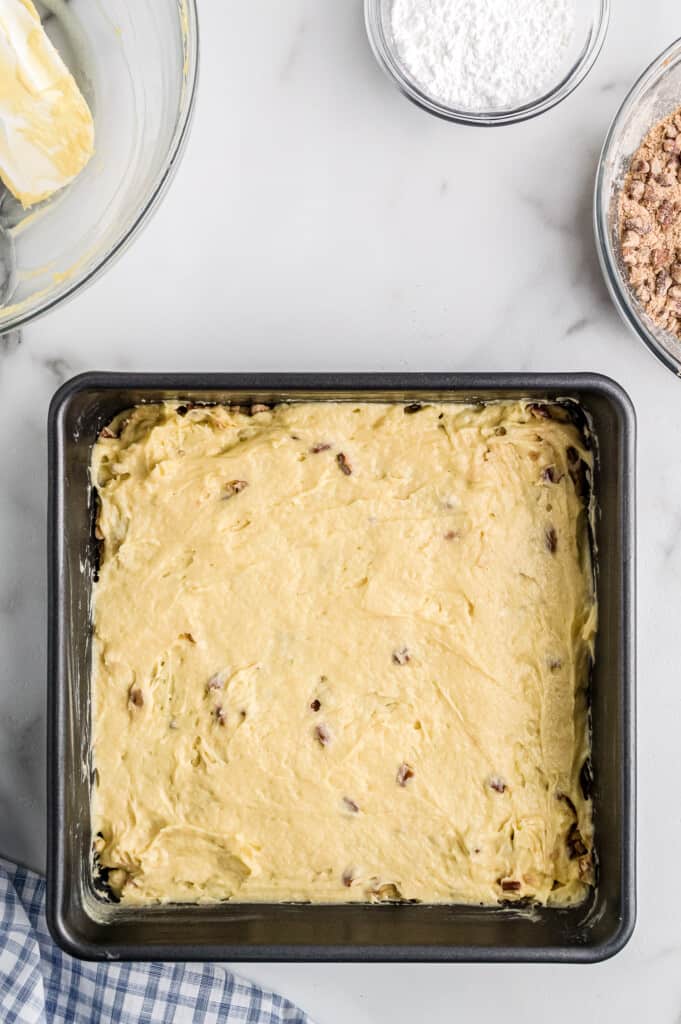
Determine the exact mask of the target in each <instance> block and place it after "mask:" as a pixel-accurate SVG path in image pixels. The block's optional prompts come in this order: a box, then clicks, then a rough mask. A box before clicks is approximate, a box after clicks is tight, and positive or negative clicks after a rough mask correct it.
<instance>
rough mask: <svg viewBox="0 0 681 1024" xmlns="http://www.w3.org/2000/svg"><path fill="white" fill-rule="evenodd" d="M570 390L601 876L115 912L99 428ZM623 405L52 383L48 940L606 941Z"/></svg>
mask: <svg viewBox="0 0 681 1024" xmlns="http://www.w3.org/2000/svg"><path fill="white" fill-rule="evenodd" d="M503 398H508V399H518V398H528V399H530V400H535V401H540V400H542V399H543V400H547V399H548V400H560V399H566V400H567V399H569V400H572V401H573V402H575V403H577V404H576V406H573V408H574V409H576V410H577V413H576V414H577V416H582V417H583V422H584V424H585V425H588V428H589V429H590V430H591V432H592V435H593V438H594V441H595V448H596V453H597V465H596V472H595V479H594V491H595V495H596V501H597V507H598V512H597V516H596V528H595V534H596V536H595V553H596V564H597V577H598V596H599V603H600V627H599V634H598V640H597V652H596V661H595V666H594V670H593V676H592V687H591V690H592V693H591V716H592V728H593V775H594V786H593V805H594V821H595V830H596V838H595V844H596V853H597V858H598V867H599V878H598V884H597V886H596V888H595V889H594V891H593V893H592V896H591V897H590V898H589V900H587V902H586V903H584V904H582V905H580V906H578V907H572V908H569V909H554V908H551V909H547V908H539V909H538V908H523V907H498V908H497V907H494V908H489V907H477V906H458V905H457V906H443V905H432V906H427V905H414V904H402V905H399V904H398V905H383V906H381V905H362V904H349V905H311V904H306V905H301V904H240V903H229V902H224V903H220V904H218V905H209V906H206V905H169V906H152V907H144V908H126V907H124V906H122V905H117V904H114V903H112V902H111V901H110V900H108V899H107V898H106V895H105V894H102V892H100V891H98V890H97V888H96V885H95V882H94V881H93V877H92V859H91V835H90V789H91V784H92V773H93V766H92V763H91V754H90V657H91V591H92V584H93V578H94V576H95V574H96V568H97V556H98V547H97V542H96V540H95V537H94V513H95V508H94V500H93V495H92V493H91V489H90V484H89V476H88V471H89V461H90V455H91V451H92V446H93V444H94V442H95V441H96V439H97V437H98V434H99V432H100V430H101V429H102V427H103V426H104V425H105V424H106V423H108V422H109V421H110V420H111V419H112V418H113V417H114V416H115V415H116V414H117V413H119V412H121V411H122V410H124V409H126V408H129V407H131V406H133V405H136V404H139V403H144V402H155V401H162V400H166V399H176V400H180V401H182V402H187V403H191V402H196V403H210V402H232V403H236V404H247V403H251V402H264V403H276V402H280V401H300V400H308V401H309V400H313V401H324V400H333V399H336V400H348V401H359V400H362V401H395V402H417V401H426V400H429V401H437V400H440V401H465V402H484V401H490V400H497V399H503ZM635 434H636V423H635V415H634V411H633V408H632V405H631V402H630V400H629V399H628V397H627V395H626V394H625V392H624V391H623V390H622V389H621V388H620V387H619V386H618V385H617V384H615V383H614V382H613V381H611V380H609V379H608V378H606V377H600V376H596V375H591V374H550V375H548V374H547V375H542V374H536V375H535V374H533V375H517V374H505V373H499V374H486V375H476V374H447V373H434V374H392V373H390V374H253V375H249V374H176V375H163V374H114V373H89V374H85V375H82V376H80V377H76V378H75V379H74V380H71V381H69V382H68V383H67V384H65V385H64V386H63V387H62V388H61V389H60V390H59V391H58V392H57V394H56V395H55V396H54V399H53V401H52V404H51V407H50V412H49V507H48V559H49V605H48V607H49V623H48V828H47V835H48V850H47V865H48V887H47V919H48V923H49V926H50V930H51V932H52V935H53V936H54V938H55V940H56V941H57V942H58V943H59V945H60V946H61V947H62V948H63V949H65V950H66V951H67V952H69V953H71V954H72V955H74V956H76V957H80V958H83V959H102V960H104V959H106V960H110V959H119V960H151V959H154V960H232V961H234V960H331V961H342V960H346V961H442V962H446V961H504V962H512V961H527V962H540V961H551V962H575V963H590V962H595V961H598V960H603V959H606V958H607V957H609V956H612V955H613V954H615V953H617V952H618V951H619V950H620V949H621V948H622V947H623V946H624V945H625V943H626V942H627V940H628V939H629V937H630V935H631V932H632V930H633V927H634V920H635V901H636V890H635V853H636V850H635V596H634V586H635V444H636V441H635Z"/></svg>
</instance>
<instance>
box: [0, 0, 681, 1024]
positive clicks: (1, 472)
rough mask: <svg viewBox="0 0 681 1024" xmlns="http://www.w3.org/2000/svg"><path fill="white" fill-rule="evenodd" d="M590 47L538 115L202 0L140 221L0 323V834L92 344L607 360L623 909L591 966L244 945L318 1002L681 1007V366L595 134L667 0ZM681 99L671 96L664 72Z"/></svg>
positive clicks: (302, 20) (29, 802)
mask: <svg viewBox="0 0 681 1024" xmlns="http://www.w3.org/2000/svg"><path fill="white" fill-rule="evenodd" d="M614 6H615V10H614V12H613V19H612V25H611V30H610V35H609V38H608V41H607V43H606V46H605V50H604V52H603V54H602V56H601V58H600V60H599V62H598V64H597V66H596V69H595V71H594V72H593V73H592V75H591V77H590V78H589V79H588V80H587V82H586V83H585V84H584V85H583V86H582V87H581V88H580V89H579V91H578V92H577V93H576V94H575V95H573V96H572V97H571V98H570V99H569V100H568V101H567V102H566V103H564V104H563V105H562V106H561V107H560V108H558V109H557V110H554V111H552V112H550V113H549V114H548V115H546V116H544V117H543V118H540V119H538V120H536V121H533V122H530V123H528V124H524V125H519V126H517V127H513V128H509V129H499V130H493V131H475V130H473V129H466V128H458V127H454V126H452V125H448V124H445V123H442V122H439V121H437V120H435V119H432V118H430V117H428V116H427V115H426V114H424V113H422V112H420V111H419V110H417V109H416V108H415V107H412V106H411V105H410V104H409V103H407V102H406V101H405V100H404V99H403V98H402V97H401V96H400V95H399V93H398V92H397V91H396V90H395V89H394V88H393V87H392V86H391V85H390V84H389V83H388V81H387V80H385V79H384V78H383V76H382V75H381V73H380V72H379V70H378V68H377V67H376V65H375V64H374V61H373V58H372V56H371V54H370V52H369V50H368V47H367V44H366V40H365V37H364V33H363V23H362V14H361V4H360V0H289V2H288V3H285V4H277V3H274V2H273V0H249V2H248V3H246V4H226V3H218V2H215V0H204V2H203V3H202V4H201V16H202V28H203V68H202V81H201V88H200V96H199V106H198V111H197V117H196V121H195V127H194V131H193V134H192V138H191V141H190V147H189V150H188V153H187V156H186V158H185V161H184V163H183V166H182V168H181V170H180V173H179V175H178V178H177V180H176V182H175V184H174V186H173V188H172V190H171V192H170V194H169V195H168V197H167V199H166V201H165V203H164V205H163V206H162V208H161V210H160V211H159V213H158V214H157V215H156V217H155V219H154V220H153V222H152V224H151V225H150V227H149V228H148V229H147V230H146V232H145V233H144V234H143V236H142V237H141V238H140V239H139V240H138V241H137V242H136V243H135V245H134V246H133V248H132V249H131V250H130V252H128V253H127V255H126V256H125V257H124V259H123V260H122V261H121V262H120V263H119V264H118V265H117V266H116V267H115V268H114V269H113V270H111V271H110V272H109V273H108V274H107V275H106V276H105V277H104V278H102V279H101V280H100V281H99V282H98V283H97V284H96V285H94V286H93V287H92V288H91V289H90V290H89V291H87V292H86V293H84V294H83V295H81V296H80V297H79V298H77V299H76V300H75V301H74V302H72V303H71V304H70V305H68V306H66V307H64V308H63V309H62V310H60V311H58V312H56V313H54V314H52V315H50V316H49V317H48V318H46V319H44V320H42V321H40V322H39V323H37V324H35V325H34V326H32V327H30V328H28V329H27V330H26V331H25V332H24V336H23V340H22V342H21V344H17V343H16V341H13V340H11V339H10V340H8V341H5V342H3V343H2V348H1V349H0V437H1V438H2V444H1V445H0V480H1V481H2V486H1V487H0V564H1V566H2V569H1V572H0V852H1V853H3V854H5V855H8V856H11V857H14V858H17V859H21V860H24V861H26V862H28V863H29V864H32V865H34V866H36V867H41V865H42V864H43V858H44V842H45V825H44V817H45V796H44V761H45V758H44V732H45V727H44V721H45V715H44V705H45V617H46V601H45V550H44V549H45V543H44V537H45V464H46V455H45V417H46V412H47V405H48V401H49V398H50V396H51V394H52V392H53V391H54V390H55V388H56V387H57V385H58V384H59V383H60V382H61V381H62V380H64V379H65V378H67V377H68V376H70V375H71V374H73V373H76V372H77V371H80V370H84V369H94V368H101V369H119V370H131V369H146V370H159V369H173V370H189V369H192V370H196V369H205V370H238V369H242V370H255V369H259V370H265V369H310V370H321V369H335V370H339V369H365V370H372V369H398V370H399V369H410V370H424V369H433V370H434V369H449V370H511V369H515V370H519V369H532V370H549V369H555V370H576V369H588V370H598V371H602V372H604V373H608V374H610V375H612V376H614V377H615V378H616V379H618V380H619V381H620V382H621V383H622V384H623V385H624V386H625V387H626V388H627V389H628V390H629V392H630V394H631V396H632V398H633V400H634V402H635V404H636V408H637V411H638V416H639V428H640V472H639V485H640V528H639V558H640V562H639V565H640V574H639V595H640V603H639V608H640V611H639V631H638V635H639V644H640V654H639V662H640V679H639V704H640V710H639V824H640V839H639V853H640V862H639V890H640V905H639V923H638V927H637V930H636V933H635V936H634V938H633V940H632V942H631V943H630V945H629V946H628V948H627V949H626V950H625V951H624V952H623V953H622V954H621V955H620V956H618V957H617V958H616V959H615V960H613V961H612V962H610V963H607V964H604V965H602V966H597V967H591V968H580V967H574V968H553V967H537V968H532V967H465V966H461V967H427V966H425V967H418V966H411V967H404V966H394V967H391V966H343V967H341V966H302V965H301V966H276V965H263V966H259V967H246V968H244V969H243V973H245V974H247V975H249V976H251V977H254V978H258V979H260V980H262V981H264V982H266V983H269V984H271V985H273V986H275V987H277V988H278V989H280V990H282V991H283V992H285V993H286V994H287V995H288V996H290V997H291V998H293V999H295V1000H297V1001H299V1002H300V1003H301V1004H303V1005H304V1006H305V1007H306V1008H307V1009H309V1010H310V1011H311V1012H312V1014H313V1015H314V1016H315V1018H316V1020H317V1021H318V1022H319V1024H345V1022H348V1021H353V1022H354V1024H365V1022H369V1021H372V1022H373V1021H390V1022H391V1024H412V1022H413V1021H414V1020H416V1019H423V1020H427V1021H428V1022H429V1024H444V1022H445V1021H447V1022H448V1021H450V1020H457V1019H459V1020H464V1019H473V1020H475V1021H478V1022H487V1021H489V1022H492V1021H497V1020H499V1019H503V1020H505V1021H508V1022H511V1024H513V1022H515V1021H518V1022H520V1021H527V1020H529V1021H544V1020H550V1021H551V1022H552V1024H573V1022H574V1021H575V1020H579V1021H580V1022H582V1024H590V1022H595V1021H600V1019H601V1018H602V1017H603V1016H604V1015H607V1016H608V1017H609V1018H610V1019H613V1020H618V1021H632V1022H634V1021H636V1022H638V1021H639V1020H641V1019H649V1020H651V1021H655V1022H656V1024H678V1022H679V1021H681V971H680V970H679V960H680V959H681V885H680V884H679V877H680V875H681V868H680V866H679V862H680V855H681V786H680V785H679V778H680V777H681V745H680V743H679V721H680V717H679V716H680V713H681V688H680V686H679V668H678V664H679V659H678V653H677V646H676V639H677V634H678V617H679V608H680V607H681V577H680V573H681V461H680V460H679V447H680V445H681V383H680V382H679V381H678V380H676V379H675V378H674V377H673V376H672V374H670V373H669V372H668V371H666V370H664V369H663V368H662V367H661V366H660V365H658V364H657V363H656V362H655V361H654V360H653V359H652V357H651V356H649V355H648V353H647V352H646V351H645V349H644V348H643V346H642V345H641V344H640V343H639V342H638V341H637V340H636V339H635V338H634V337H631V336H630V335H629V334H628V333H627V332H626V331H625V329H624V328H623V326H622V325H621V324H620V322H619V320H618V318H617V316H616V313H615V312H614V310H613V308H612V307H611V305H610V302H609V300H608V297H607V295H606V293H605V290H604V287H603V285H602V283H601V279H600V274H599V270H598V267H597V263H596V258H595V254H594V246H593V242H592V234H591V221H590V218H591V194H592V182H593V177H594V171H595V165H596V159H597V155H598V151H599V148H600V146H601V142H602V140H603V137H604V134H605V131H606V128H607V126H608V123H609V121H610V119H611V117H612V115H613V114H614V112H615V109H616V107H617V106H618V104H619V102H620V100H621V99H622V98H623V96H624V94H625V92H626V90H627V89H628V88H629V85H630V84H631V82H632V81H633V79H634V78H635V76H637V75H638V73H639V72H640V71H641V70H642V68H643V67H644V65H646V64H647V63H648V62H649V60H651V59H652V58H653V57H654V56H655V55H656V54H657V53H658V52H659V51H660V50H661V49H662V48H663V47H664V46H666V45H667V43H669V42H670V41H671V40H672V38H673V37H674V36H675V35H676V34H678V31H679V19H678V3H677V2H675V0H646V3H645V4H639V3H636V2H634V0H615V4H614ZM680 100H681V98H680Z"/></svg>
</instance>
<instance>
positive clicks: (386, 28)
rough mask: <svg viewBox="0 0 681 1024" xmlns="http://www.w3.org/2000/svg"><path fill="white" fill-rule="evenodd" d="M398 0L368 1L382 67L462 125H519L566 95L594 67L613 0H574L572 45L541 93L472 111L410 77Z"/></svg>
mask: <svg viewBox="0 0 681 1024" xmlns="http://www.w3.org/2000/svg"><path fill="white" fill-rule="evenodd" d="M392 7H393V0H364V17H365V22H366V29H367V34H368V36H369V42H370V43H371V48H372V50H373V51H374V55H375V57H376V60H377V61H378V63H379V65H380V66H381V68H382V69H383V70H384V71H385V72H386V74H387V75H389V77H390V78H392V79H393V81H394V82H396V84H397V85H398V86H399V88H400V90H401V91H402V93H403V94H404V95H405V96H406V97H407V98H408V99H410V100H413V102H414V103H416V104H417V106H419V107H422V108H423V109H424V110H427V111H428V112H429V113H431V114H436V115H437V116H438V117H443V118H445V119H446V120H448V121H456V122H457V123H458V124H471V125H483V126H487V127H491V126H493V125H502V124H515V123H516V122H518V121H526V120H528V119H529V118H531V117H536V115H537V114H543V113H544V112H545V111H546V110H550V109H551V107H555V106H556V104H558V103H560V102H561V101H562V100H564V99H565V98H566V97H567V96H569V95H570V93H571V92H572V91H573V89H576V88H577V86H578V85H579V83H580V82H582V81H583V79H584V78H586V76H587V74H588V73H589V71H590V70H591V68H592V67H593V65H594V63H595V61H596V58H597V57H598V54H599V53H600V52H601V48H602V46H603V43H604V41H605V37H606V34H607V31H608V23H609V20H610V0H575V12H576V24H575V31H574V34H573V39H572V44H571V46H570V48H569V49H568V52H567V54H566V56H565V60H564V61H563V66H562V68H561V69H560V72H559V74H558V76H557V81H556V82H555V84H553V85H552V86H551V88H550V89H548V90H547V91H546V92H544V93H543V94H542V95H541V96H533V97H529V98H528V100H527V102H526V103H523V104H522V105H521V106H518V107H500V108H498V109H494V110H467V109H466V108H464V107H454V106H447V105H445V104H442V103H440V102H439V101H438V100H437V99H436V98H435V97H433V96H429V95H428V93H427V92H425V91H424V90H423V89H422V88H421V86H420V85H419V84H418V82H416V81H414V79H413V78H411V77H410V75H409V72H408V71H407V70H406V68H405V67H404V66H403V64H402V62H401V60H400V57H399V55H398V53H397V49H396V46H395V41H394V39H393V32H392V28H391V12H392Z"/></svg>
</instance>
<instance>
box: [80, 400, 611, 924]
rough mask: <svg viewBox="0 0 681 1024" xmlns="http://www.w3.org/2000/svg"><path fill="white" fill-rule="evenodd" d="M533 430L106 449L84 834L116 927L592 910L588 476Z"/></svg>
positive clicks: (504, 409)
mask: <svg viewBox="0 0 681 1024" xmlns="http://www.w3.org/2000/svg"><path fill="white" fill-rule="evenodd" d="M546 414H547V408H546V407H541V406H539V407H538V406H534V407H533V406H529V405H528V404H527V403H517V404H511V403H500V404H494V405H487V406H484V407H481V406H466V405H456V404H446V405H444V404H443V405H427V406H425V407H423V408H418V407H405V406H403V405H386V404H355V403H352V402H349V403H310V404H303V405H288V406H285V405H282V406H278V407H276V408H275V409H274V410H269V409H265V408H263V407H262V406H256V407H254V410H252V411H250V410H249V411H240V410H234V409H231V410H230V409H229V408H227V407H224V406H221V407H215V408H207V407H197V408H189V409H188V408H187V407H184V406H178V405H177V404H170V403H169V404H165V405H152V406H145V407H138V408H136V409H135V410H133V411H132V412H128V413H125V414H123V415H121V416H120V417H118V418H117V419H116V420H115V421H114V422H113V424H111V426H110V427H109V428H107V429H105V430H104V431H103V434H102V436H101V438H100V440H99V442H98V443H97V445H96V447H95V450H94V454H93V460H92V478H93V483H94V484H95V486H96V487H97V489H98V492H99V498H100V503H101V508H100V514H99V520H98V527H97V530H98V534H99V536H100V537H101V538H102V539H103V545H102V548H103V551H102V563H101V570H100V579H99V582H98V584H97V585H96V588H95V614H94V622H95V653H94V683H93V700H94V706H93V732H94V761H95V765H96V768H97V775H98V782H97V785H96V788H95V791H94V796H93V801H94V806H93V832H94V834H95V841H94V845H95V850H96V851H97V859H98V864H99V865H100V866H102V867H104V868H108V869H110V871H109V873H108V882H109V885H110V886H111V888H112V889H113V890H114V891H115V892H117V893H120V895H121V897H122V899H123V901H124V902H125V903H129V904H133V903H134V904H144V903H150V902H154V901H159V900H160V901H172V900H179V901H211V900H223V899H234V900H239V901H249V900H268V901H269V900H275V901H276V900H312V901H319V902H326V901H365V900H372V901H377V900H385V899H400V898H401V899H408V900H422V901H426V902H454V903H455V902H465V903H484V904H496V903H498V902H500V901H503V900H512V901H515V900H518V899H522V898H524V897H530V898H533V899H535V900H537V901H540V902H542V903H554V904H566V903H572V902H575V901H578V900H580V899H582V898H583V897H584V896H585V895H586V892H587V889H588V886H589V885H590V884H591V883H592V881H593V864H592V856H591V847H592V834H593V833H592V823H591V804H590V802H589V801H588V800H587V799H585V797H584V795H583V792H582V786H581V784H580V772H581V773H582V781H583V779H584V777H585V776H586V775H587V774H588V770H587V771H586V772H582V769H583V765H584V762H585V760H586V759H587V756H588V753H589V740H588V735H587V726H586V697H585V687H586V683H587V677H588V663H589V659H590V656H591V654H592V650H593V642H594V635H595V628H596V606H595V597H594V594H593V586H592V571H591V559H590V551H589V544H588V537H587V511H586V510H585V508H584V504H583V498H582V497H581V496H580V495H581V491H582V490H583V480H581V481H580V466H581V465H582V463H581V462H580V460H583V463H585V464H586V465H587V466H590V465H591V454H590V452H588V451H586V450H585V448H584V443H583V439H582V438H581V435H580V433H579V432H578V431H577V429H576V428H575V427H574V426H573V425H572V424H570V423H568V422H560V421H558V420H557V419H554V418H547V415H546ZM554 414H555V416H557V417H560V416H561V410H560V409H558V408H557V407H556V408H555V410H554V413H552V415H554Z"/></svg>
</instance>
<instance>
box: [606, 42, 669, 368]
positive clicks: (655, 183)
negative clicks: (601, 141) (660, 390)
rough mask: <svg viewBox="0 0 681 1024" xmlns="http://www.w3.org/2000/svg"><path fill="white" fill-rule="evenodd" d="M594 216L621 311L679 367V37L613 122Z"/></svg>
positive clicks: (654, 348)
mask: <svg viewBox="0 0 681 1024" xmlns="http://www.w3.org/2000/svg"><path fill="white" fill-rule="evenodd" d="M594 221H595V233H596V244H597V248H598V254H599V259H600V263H601V268H602V270H603V275H604V277H605V282H606V285H607V287H608V290H609V292H610V295H611V297H612V299H613V301H614V303H615V306H616V308H617V310H618V311H619V313H620V315H621V317H622V319H623V320H624V322H625V323H626V324H627V325H628V326H629V327H630V328H631V330H633V332H634V333H635V334H636V335H637V336H638V337H639V338H640V339H641V340H642V341H643V342H644V344H645V345H646V346H647V347H648V349H649V350H650V351H651V352H652V353H653V355H655V356H656V357H657V358H658V359H659V360H660V362H662V363H663V364H664V365H665V366H666V367H668V368H669V369H670V370H671V371H672V372H673V373H675V374H679V375H681V39H677V40H676V41H675V42H674V43H672V45H671V46H669V47H668V48H667V49H666V50H665V51H664V52H663V53H662V54H660V56H659V57H657V58H656V60H655V61H653V63H652V64H651V65H650V67H648V68H647V69H646V70H645V71H644V73H643V74H642V75H641V77H640V78H639V79H638V81H637V82H636V83H635V85H634V86H633V88H632V89H631V91H630V92H629V94H628V96H627V97H626V99H625V101H624V103H623V104H622V106H621V107H620V109H619V111H618V113H617V115H616V117H615V119H614V121H613V123H612V126H611V128H610V131H609V132H608V135H607V138H606V140H605V145H604V147H603V152H602V154H601V159H600V163H599V167H598V174H597V178H596V195H595V208H594Z"/></svg>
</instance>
